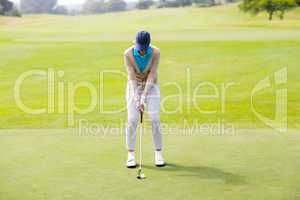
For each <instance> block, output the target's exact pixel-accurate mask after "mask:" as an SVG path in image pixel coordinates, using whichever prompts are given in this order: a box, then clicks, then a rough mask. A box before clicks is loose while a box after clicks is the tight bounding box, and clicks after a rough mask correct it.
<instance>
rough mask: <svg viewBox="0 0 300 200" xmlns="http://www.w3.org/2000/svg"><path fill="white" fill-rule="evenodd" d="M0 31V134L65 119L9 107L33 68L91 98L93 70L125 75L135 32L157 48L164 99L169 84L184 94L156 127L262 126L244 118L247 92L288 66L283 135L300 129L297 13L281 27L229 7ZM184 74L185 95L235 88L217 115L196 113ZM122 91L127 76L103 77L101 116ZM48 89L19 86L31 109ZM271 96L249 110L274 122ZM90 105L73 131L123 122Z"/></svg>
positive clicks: (34, 21)
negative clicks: (50, 72) (206, 87)
mask: <svg viewBox="0 0 300 200" xmlns="http://www.w3.org/2000/svg"><path fill="white" fill-rule="evenodd" d="M108 21H109V23H106V22H108ZM0 24H1V25H0V27H1V32H0V43H1V46H0V59H1V63H0V70H1V71H0V72H1V73H0V78H1V85H0V89H1V96H2V98H1V100H0V116H1V118H0V127H1V128H22V127H27V128H40V127H48V128H62V127H67V126H68V124H67V112H68V110H67V109H66V108H65V111H64V113H63V114H59V113H58V111H57V110H58V105H57V100H56V105H55V112H54V113H51V114H48V113H47V114H41V115H30V114H25V113H23V112H22V111H21V110H20V109H19V108H18V107H17V106H16V103H15V100H14V95H13V88H14V84H15V81H16V79H17V78H18V76H19V75H20V74H21V73H22V72H24V71H27V70H31V69H42V70H46V69H47V68H53V69H54V70H56V71H58V70H63V71H64V72H65V76H64V78H62V79H57V81H63V80H64V81H65V82H66V83H68V82H71V81H72V82H75V83H76V82H79V81H89V82H91V83H92V84H93V85H94V86H95V88H96V89H97V90H98V91H99V88H100V80H99V79H100V78H99V76H100V72H101V71H103V70H120V71H122V72H125V69H124V67H123V60H122V53H123V51H124V49H125V48H126V47H128V46H129V45H131V44H132V42H131V41H132V40H133V38H134V34H135V32H136V31H137V30H140V29H143V28H144V29H147V30H149V31H151V32H152V34H153V43H154V44H155V45H157V46H159V47H160V48H161V52H162V58H161V65H160V69H159V79H160V83H161V90H162V96H163V97H165V96H169V95H172V94H176V93H178V90H177V89H176V88H175V87H174V86H170V85H169V86H167V85H166V84H167V83H170V82H176V83H177V84H179V85H180V86H181V88H182V94H183V95H182V97H183V99H182V104H181V106H178V103H179V100H178V99H176V98H175V99H174V98H173V99H172V98H169V99H168V100H167V101H166V102H165V103H164V108H165V109H166V110H170V109H173V110H174V109H176V108H177V107H180V111H179V112H176V113H173V114H168V113H166V112H163V113H162V120H163V121H165V122H168V123H171V122H174V123H182V121H183V120H187V121H192V120H193V119H197V120H199V121H202V122H203V121H216V119H219V118H222V119H225V120H226V121H227V122H229V123H233V124H235V126H237V127H247V128H251V127H265V125H264V124H262V123H261V122H260V121H259V120H257V119H256V117H255V116H254V115H253V113H252V112H251V110H250V93H251V90H252V88H253V87H254V85H255V84H256V83H257V82H258V81H259V80H261V79H262V78H264V77H266V76H268V75H271V74H272V73H273V72H275V71H276V70H278V69H281V68H283V67H287V68H288V84H287V86H288V123H289V127H299V124H300V123H299V122H300V121H299V115H297V113H298V112H297V111H299V107H300V105H299V93H298V91H299V84H298V82H299V72H298V66H299V61H300V60H299V57H300V40H299V38H300V10H299V9H297V10H295V11H293V12H290V13H288V14H287V16H286V19H285V20H284V21H281V20H276V19H275V20H274V21H272V22H270V21H268V20H266V16H265V15H263V14H262V15H259V16H257V17H255V18H253V17H251V16H249V15H247V14H243V13H241V12H239V11H238V9H237V8H236V5H231V6H220V7H215V8H207V9H203V8H186V9H158V10H150V11H134V12H124V13H118V14H115V13H113V14H104V15H95V16H94V15H92V16H73V17H71V16H50V15H32V16H24V17H23V18H20V19H19V18H3V17H2V18H0ZM187 68H189V69H190V72H191V82H192V83H191V84H192V85H191V87H192V88H191V91H193V88H195V87H196V85H197V84H199V83H200V82H201V81H210V82H212V83H213V84H215V85H216V86H217V87H219V89H220V87H221V84H222V83H228V82H234V85H233V86H232V87H230V88H229V89H228V91H227V94H226V95H227V96H226V104H225V106H226V108H225V109H226V110H225V113H222V112H221V110H220V101H219V100H211V101H208V100H204V99H198V100H196V102H197V105H198V106H201V108H203V109H211V110H216V111H217V112H216V113H215V114H213V115H212V114H205V113H201V112H199V111H197V110H196V109H195V108H196V106H195V105H193V104H192V103H191V100H187V99H186V98H185V97H186V96H187V95H188V89H187V87H186V69H187ZM170 73H171V74H172V75H171V76H170ZM56 83H57V82H56ZM125 85H126V78H124V77H122V76H116V75H114V76H113V75H111V76H106V79H105V81H104V88H105V91H106V92H105V93H104V94H105V95H104V96H105V102H104V105H103V106H104V108H105V109H111V108H114V109H117V108H122V107H123V106H124V104H125V100H124V90H125ZM46 86H47V82H46V78H42V77H31V78H30V79H28V80H26V81H25V82H24V84H23V87H22V99H23V100H24V102H25V104H26V105H29V106H33V107H34V108H39V107H41V106H46V105H47V96H46V94H47V89H46V88H47V87H46ZM273 89H274V88H270V89H269V91H267V93H266V94H265V95H264V96H262V97H261V98H258V99H257V102H256V105H257V106H258V108H259V111H260V112H261V113H263V114H264V115H266V116H268V117H274V111H273V110H274V109H273V107H274V104H275V103H274V102H275V101H274V92H273ZM208 93H209V94H211V91H208ZM66 94H67V91H66ZM97 97H98V101H97V107H96V109H94V111H93V112H91V113H88V114H86V115H80V114H76V115H75V118H76V119H75V126H76V123H78V120H79V119H82V118H84V119H88V120H89V121H92V122H99V120H101V123H102V124H112V123H113V124H114V123H118V122H119V120H120V119H125V117H126V113H125V112H121V113H117V114H111V115H107V114H103V113H101V112H99V109H100V106H101V105H100V100H99V99H100V94H98V95H97ZM75 101H76V105H80V106H82V107H84V106H86V105H88V104H89V98H88V92H87V91H85V90H80V91H78V92H77V93H76V99H75ZM200 103H201V104H200ZM189 105H190V106H189ZM270 108H271V109H270ZM295 109H296V110H295Z"/></svg>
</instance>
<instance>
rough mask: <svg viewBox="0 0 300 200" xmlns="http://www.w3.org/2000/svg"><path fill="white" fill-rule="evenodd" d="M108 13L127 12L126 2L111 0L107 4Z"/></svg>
mask: <svg viewBox="0 0 300 200" xmlns="http://www.w3.org/2000/svg"><path fill="white" fill-rule="evenodd" d="M107 9H108V11H112V12H116V11H124V10H126V2H125V1H124V0H109V1H108V2H107Z"/></svg>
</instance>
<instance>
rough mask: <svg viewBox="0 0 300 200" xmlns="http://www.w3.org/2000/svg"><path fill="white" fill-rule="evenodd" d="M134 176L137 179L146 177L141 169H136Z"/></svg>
mask: <svg viewBox="0 0 300 200" xmlns="http://www.w3.org/2000/svg"><path fill="white" fill-rule="evenodd" d="M136 178H137V179H145V178H146V176H145V174H143V172H142V169H139V170H138V174H137V176H136Z"/></svg>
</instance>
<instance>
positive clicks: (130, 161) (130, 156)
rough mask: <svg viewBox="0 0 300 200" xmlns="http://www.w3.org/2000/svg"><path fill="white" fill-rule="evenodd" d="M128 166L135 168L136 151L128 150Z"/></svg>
mask: <svg viewBox="0 0 300 200" xmlns="http://www.w3.org/2000/svg"><path fill="white" fill-rule="evenodd" d="M126 167H127V168H135V167H136V162H135V157H134V152H128V158H127V162H126Z"/></svg>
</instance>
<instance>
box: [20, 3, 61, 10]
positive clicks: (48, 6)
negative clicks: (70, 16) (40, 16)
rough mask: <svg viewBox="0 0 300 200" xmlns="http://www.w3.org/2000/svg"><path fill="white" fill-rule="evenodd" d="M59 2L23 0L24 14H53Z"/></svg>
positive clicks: (22, 8)
mask: <svg viewBox="0 0 300 200" xmlns="http://www.w3.org/2000/svg"><path fill="white" fill-rule="evenodd" d="M56 3H57V0H21V10H22V12H23V13H51V12H52V10H53V8H54V6H55V5H56Z"/></svg>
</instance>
